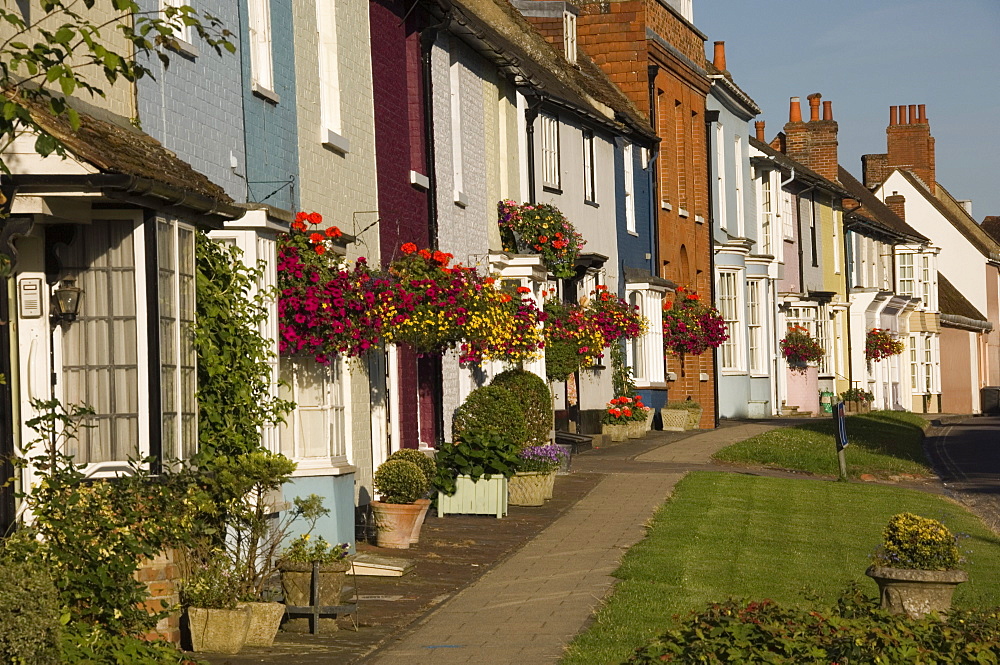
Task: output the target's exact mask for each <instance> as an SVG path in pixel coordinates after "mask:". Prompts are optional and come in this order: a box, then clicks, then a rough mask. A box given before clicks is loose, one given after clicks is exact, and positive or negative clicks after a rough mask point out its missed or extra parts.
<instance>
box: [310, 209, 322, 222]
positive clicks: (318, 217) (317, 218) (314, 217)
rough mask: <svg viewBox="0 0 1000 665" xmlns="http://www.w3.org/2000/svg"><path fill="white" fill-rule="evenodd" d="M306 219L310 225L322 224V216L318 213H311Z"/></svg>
mask: <svg viewBox="0 0 1000 665" xmlns="http://www.w3.org/2000/svg"><path fill="white" fill-rule="evenodd" d="M307 219H308V220H309V223H310V224H322V223H323V215H321V214H319V213H318V212H311V213H309V215H308V217H307Z"/></svg>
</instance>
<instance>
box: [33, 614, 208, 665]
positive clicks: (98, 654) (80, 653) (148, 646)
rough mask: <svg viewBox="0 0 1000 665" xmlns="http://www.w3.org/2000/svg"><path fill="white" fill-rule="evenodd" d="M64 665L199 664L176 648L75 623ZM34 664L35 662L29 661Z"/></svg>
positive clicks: (65, 640) (66, 636)
mask: <svg viewBox="0 0 1000 665" xmlns="http://www.w3.org/2000/svg"><path fill="white" fill-rule="evenodd" d="M61 649H62V660H61V661H60V662H62V663H73V665H110V664H114V665H125V664H126V663H127V664H128V665H196V664H197V663H199V662H200V661H195V660H191V658H190V657H188V656H186V655H185V654H184V653H182V652H181V651H180V650H179V649H178V648H177V647H176V646H174V645H173V644H170V643H169V642H165V641H163V640H157V641H147V640H144V639H142V638H139V637H134V636H132V635H117V634H114V633H110V632H107V631H105V630H103V629H101V628H100V627H98V626H88V625H86V624H71V625H69V626H67V628H66V630H64V631H63V633H62V643H61ZM29 662H32V663H34V661H29Z"/></svg>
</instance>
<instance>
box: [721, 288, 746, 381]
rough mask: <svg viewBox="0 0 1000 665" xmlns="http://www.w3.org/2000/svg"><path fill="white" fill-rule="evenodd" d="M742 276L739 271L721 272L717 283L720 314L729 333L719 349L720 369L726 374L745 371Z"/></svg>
mask: <svg viewBox="0 0 1000 665" xmlns="http://www.w3.org/2000/svg"><path fill="white" fill-rule="evenodd" d="M741 276H742V275H741V271H739V270H719V271H718V278H717V281H716V290H715V293H716V300H717V301H718V306H719V313H720V314H721V315H722V319H723V320H724V321H725V322H726V331H727V332H728V333H729V338H728V339H727V340H726V341H724V342H723V343H722V346H720V347H719V356H718V357H719V367H720V368H721V369H722V371H724V372H739V371H743V369H744V362H743V361H744V358H743V355H744V354H743V324H742V319H743V316H741V314H743V298H742V297H741V296H742V289H741V286H742V284H741V282H742V279H741ZM730 286H731V287H732V288H731V290H730V289H729V287H730Z"/></svg>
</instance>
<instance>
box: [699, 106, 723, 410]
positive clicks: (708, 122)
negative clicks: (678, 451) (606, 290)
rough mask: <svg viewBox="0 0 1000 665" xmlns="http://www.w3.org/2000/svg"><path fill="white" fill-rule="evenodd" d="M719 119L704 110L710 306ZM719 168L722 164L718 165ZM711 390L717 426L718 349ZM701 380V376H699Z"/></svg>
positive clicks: (713, 272) (712, 294)
mask: <svg viewBox="0 0 1000 665" xmlns="http://www.w3.org/2000/svg"><path fill="white" fill-rule="evenodd" d="M718 121H719V112H718V111H708V110H706V111H705V147H706V153H707V156H708V159H706V160H705V173H706V175H707V178H706V180H705V183H706V184H707V188H706V189H707V190H708V198H707V199H706V200H707V201H708V211H707V212H708V291H709V294H710V296H711V299H712V300H711V302H712V306H713V307H714V306H715V205H714V202H713V198H712V157H711V156H712V155H713V154H714V152H713V150H712V125H713V124H714V123H716V122H718ZM719 166H720V168H721V167H722V165H721V164H720V165H719ZM712 374H713V376H712V391H713V394H714V400H715V408H714V409H712V410H713V411H714V414H713V419H714V423H715V427H718V426H719V349H718V347H716V348H714V349H712ZM699 380H701V377H699Z"/></svg>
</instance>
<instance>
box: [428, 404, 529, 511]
mask: <svg viewBox="0 0 1000 665" xmlns="http://www.w3.org/2000/svg"><path fill="white" fill-rule="evenodd" d="M480 390H481V389H480ZM520 450H521V446H519V445H518V444H517V443H515V442H514V440H513V439H512V438H511V437H510V435H509V434H507V433H501V432H500V431H499V430H498V429H496V428H492V427H487V428H483V429H466V430H464V431H463V432H462V435H461V438H460V439H457V440H456V441H455V442H453V443H447V442H446V443H444V444H442V446H441V448H440V449H439V450H438V453H437V456H436V461H437V475H436V476H435V478H434V486H435V487H436V488H437V490H438V515H439V516H441V517H444V516H445V515H447V514H448V513H461V514H473V515H496V517H503V516H504V515H506V514H507V494H508V493H507V480H508V478H510V477H511V476H513V475H514V473H515V472H516V471H517V464H518V458H517V453H518V452H519V451H520Z"/></svg>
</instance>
